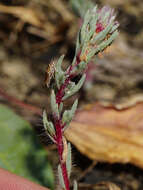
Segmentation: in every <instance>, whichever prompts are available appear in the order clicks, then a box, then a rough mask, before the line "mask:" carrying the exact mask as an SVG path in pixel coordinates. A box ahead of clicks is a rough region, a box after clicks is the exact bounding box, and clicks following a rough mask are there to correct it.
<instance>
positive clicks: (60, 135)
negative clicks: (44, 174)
mask: <svg viewBox="0 0 143 190" xmlns="http://www.w3.org/2000/svg"><path fill="white" fill-rule="evenodd" d="M55 127H56V144H57V149H58V154H59V160H60V166H61V169H62V174H63V179H64V184H65V188H66V190H70V184H69V179H68V174H67V167H66V162H63V158H62V154H63V151H64V146H63V132H62V128H63V127H62V125H61V121H60V120H57V122H56V124H55Z"/></svg>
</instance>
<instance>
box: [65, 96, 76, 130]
mask: <svg viewBox="0 0 143 190" xmlns="http://www.w3.org/2000/svg"><path fill="white" fill-rule="evenodd" d="M77 105H78V100H77V99H76V100H75V102H74V104H73V105H72V108H71V110H65V112H64V114H63V118H62V122H63V124H65V127H64V129H63V130H65V129H66V128H67V125H68V124H69V123H70V122H71V120H72V119H73V117H74V114H75V111H76V109H77Z"/></svg>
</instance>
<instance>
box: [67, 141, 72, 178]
mask: <svg viewBox="0 0 143 190" xmlns="http://www.w3.org/2000/svg"><path fill="white" fill-rule="evenodd" d="M66 166H67V171H68V177H70V174H71V167H72V159H71V144H70V143H68V154H67V160H66Z"/></svg>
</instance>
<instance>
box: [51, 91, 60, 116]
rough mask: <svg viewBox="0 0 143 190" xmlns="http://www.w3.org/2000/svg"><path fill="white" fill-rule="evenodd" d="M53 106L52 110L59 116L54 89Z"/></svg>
mask: <svg viewBox="0 0 143 190" xmlns="http://www.w3.org/2000/svg"><path fill="white" fill-rule="evenodd" d="M51 108H52V112H53V113H54V114H55V115H56V117H58V118H59V109H58V104H57V103H56V96H55V92H54V90H52V93H51Z"/></svg>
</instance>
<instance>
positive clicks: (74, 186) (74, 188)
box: [73, 180, 78, 190]
mask: <svg viewBox="0 0 143 190" xmlns="http://www.w3.org/2000/svg"><path fill="white" fill-rule="evenodd" d="M73 190H78V185H77V181H76V180H74V182H73Z"/></svg>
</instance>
